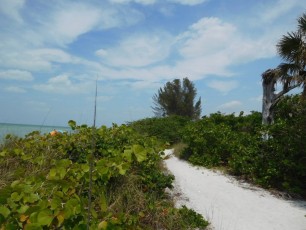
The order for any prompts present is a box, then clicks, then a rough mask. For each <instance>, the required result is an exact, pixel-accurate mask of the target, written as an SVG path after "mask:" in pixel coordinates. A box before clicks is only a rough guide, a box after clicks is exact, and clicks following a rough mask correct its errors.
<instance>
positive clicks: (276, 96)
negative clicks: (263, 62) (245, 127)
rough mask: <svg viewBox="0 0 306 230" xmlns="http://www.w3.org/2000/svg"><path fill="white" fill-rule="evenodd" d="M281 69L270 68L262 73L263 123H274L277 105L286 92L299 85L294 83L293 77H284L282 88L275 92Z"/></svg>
mask: <svg viewBox="0 0 306 230" xmlns="http://www.w3.org/2000/svg"><path fill="white" fill-rule="evenodd" d="M280 71H281V70H280V69H268V70H267V71H265V72H264V73H263V74H262V88H263V98H262V123H263V124H264V125H270V124H273V122H274V110H275V106H276V105H277V104H278V103H279V101H280V100H281V99H282V97H283V96H284V95H285V94H286V93H288V92H289V91H290V90H292V89H294V88H296V87H298V86H299V84H294V83H293V84H292V78H290V77H288V78H286V79H285V78H283V80H282V83H283V84H282V86H283V88H282V90H281V91H279V92H278V93H275V85H276V83H277V82H278V81H280V76H281V74H280ZM285 80H286V81H285Z"/></svg>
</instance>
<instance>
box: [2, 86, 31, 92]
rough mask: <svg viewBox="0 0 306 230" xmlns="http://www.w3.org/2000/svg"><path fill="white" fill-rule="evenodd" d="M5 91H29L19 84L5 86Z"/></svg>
mask: <svg viewBox="0 0 306 230" xmlns="http://www.w3.org/2000/svg"><path fill="white" fill-rule="evenodd" d="M5 91H7V92H11V93H26V92H27V91H26V90H25V89H23V88H21V87H18V86H9V87H6V88H5Z"/></svg>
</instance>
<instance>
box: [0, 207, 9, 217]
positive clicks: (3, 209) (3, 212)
mask: <svg viewBox="0 0 306 230" xmlns="http://www.w3.org/2000/svg"><path fill="white" fill-rule="evenodd" d="M10 213H11V211H10V210H9V209H8V208H7V207H5V206H3V205H1V206H0V214H1V215H2V216H4V218H7V217H8V215H10Z"/></svg>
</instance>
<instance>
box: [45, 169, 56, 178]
mask: <svg viewBox="0 0 306 230" xmlns="http://www.w3.org/2000/svg"><path fill="white" fill-rule="evenodd" d="M56 171H57V170H56V169H54V168H53V169H50V172H49V175H48V177H47V178H48V179H49V180H54V179H55V178H56Z"/></svg>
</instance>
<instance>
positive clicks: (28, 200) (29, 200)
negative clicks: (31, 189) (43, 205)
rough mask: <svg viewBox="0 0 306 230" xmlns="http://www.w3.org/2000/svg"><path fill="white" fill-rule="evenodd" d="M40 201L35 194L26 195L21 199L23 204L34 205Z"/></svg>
mask: <svg viewBox="0 0 306 230" xmlns="http://www.w3.org/2000/svg"><path fill="white" fill-rule="evenodd" d="M39 199H40V197H39V195H38V194H36V193H31V194H28V195H27V196H24V197H23V202H24V203H34V202H36V201H38V200H39Z"/></svg>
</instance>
